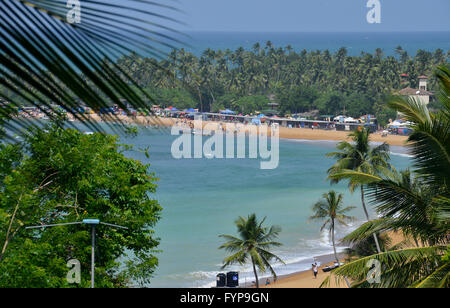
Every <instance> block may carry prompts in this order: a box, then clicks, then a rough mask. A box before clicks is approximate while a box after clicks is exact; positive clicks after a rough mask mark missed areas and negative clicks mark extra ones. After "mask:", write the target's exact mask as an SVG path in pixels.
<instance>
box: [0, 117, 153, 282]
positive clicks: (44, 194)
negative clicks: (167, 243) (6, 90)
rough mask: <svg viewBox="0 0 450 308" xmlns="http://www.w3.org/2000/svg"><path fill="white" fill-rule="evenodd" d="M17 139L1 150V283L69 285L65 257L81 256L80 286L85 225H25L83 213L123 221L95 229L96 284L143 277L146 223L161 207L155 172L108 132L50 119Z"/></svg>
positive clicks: (85, 276) (86, 246)
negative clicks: (89, 131)
mask: <svg viewBox="0 0 450 308" xmlns="http://www.w3.org/2000/svg"><path fill="white" fill-rule="evenodd" d="M23 138H24V141H23V142H21V143H20V144H19V145H11V144H10V145H3V146H2V148H1V149H0V157H1V158H2V160H1V161H2V164H1V166H2V172H3V175H2V178H1V181H0V188H1V190H0V239H2V242H0V244H1V245H2V247H4V248H6V249H5V251H4V253H3V251H2V254H1V256H0V287H13V286H17V287H68V286H69V285H67V282H66V280H65V277H66V274H67V271H68V268H67V267H66V263H67V261H68V260H70V259H78V260H79V261H80V262H81V269H82V276H81V278H82V281H81V284H80V285H79V287H86V286H88V285H89V281H90V241H91V236H90V228H89V227H88V226H85V225H75V226H61V227H55V228H46V229H38V230H36V231H31V230H25V229H24V226H30V225H40V224H53V223H64V222H74V221H80V220H83V219H87V218H96V219H100V220H101V221H104V222H108V223H114V224H119V225H124V226H126V227H128V228H129V229H128V230H122V229H115V228H106V227H103V226H99V227H98V228H97V235H98V236H97V256H96V272H95V275H96V286H97V287H125V286H129V285H130V284H135V283H139V284H148V283H149V279H150V278H151V276H152V273H153V271H154V269H155V267H156V266H157V264H158V260H157V259H156V257H155V256H154V255H153V254H154V253H155V248H156V247H157V245H158V239H156V238H155V237H154V235H153V233H154V232H153V230H152V229H153V227H154V226H155V224H156V222H157V221H158V220H159V217H160V212H161V207H160V206H159V204H158V202H157V201H156V200H153V199H152V198H151V197H150V194H152V193H155V191H156V185H155V184H154V181H155V180H156V179H155V178H154V175H153V174H149V173H148V171H147V169H148V166H145V165H143V164H142V163H141V162H139V161H136V160H133V159H129V158H126V157H125V156H124V154H123V151H125V150H129V149H130V148H129V147H126V146H121V145H120V144H119V143H118V141H119V140H118V138H117V137H115V136H111V135H106V134H101V133H96V134H93V135H85V134H83V133H81V132H79V131H76V130H73V129H62V128H58V127H57V126H56V125H52V126H49V127H46V128H45V130H38V129H36V130H32V131H29V132H27V133H26V134H25V135H24V136H23ZM4 239H7V242H5V243H4V242H3V241H4ZM4 244H7V245H6V246H5V245H4ZM127 259H128V260H129V261H126V262H123V260H127Z"/></svg>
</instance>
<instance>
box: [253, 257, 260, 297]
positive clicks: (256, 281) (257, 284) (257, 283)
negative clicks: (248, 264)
mask: <svg viewBox="0 0 450 308" xmlns="http://www.w3.org/2000/svg"><path fill="white" fill-rule="evenodd" d="M252 264H253V273H255V279H256V280H255V283H256V288H257V289H259V280H258V272H257V271H256V266H255V261H254V260H253V257H252Z"/></svg>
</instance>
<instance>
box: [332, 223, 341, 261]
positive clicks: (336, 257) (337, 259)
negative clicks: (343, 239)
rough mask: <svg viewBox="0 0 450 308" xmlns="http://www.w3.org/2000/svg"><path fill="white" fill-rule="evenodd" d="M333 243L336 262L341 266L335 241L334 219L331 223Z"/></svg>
mask: <svg viewBox="0 0 450 308" xmlns="http://www.w3.org/2000/svg"><path fill="white" fill-rule="evenodd" d="M331 242H332V243H333V250H334V258H335V259H336V262H337V263H338V264H339V266H340V265H341V263H340V262H339V258H338V256H337V253H336V244H335V241H334V219H332V221H331Z"/></svg>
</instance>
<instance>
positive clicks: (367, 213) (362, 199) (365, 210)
mask: <svg viewBox="0 0 450 308" xmlns="http://www.w3.org/2000/svg"><path fill="white" fill-rule="evenodd" d="M361 202H362V206H363V209H364V213H365V214H366V218H367V221H370V217H369V212H368V211H367V208H366V202H365V200H364V185H361ZM373 239H374V240H375V245H376V246H377V251H378V253H381V249H380V243H378V237H377V235H376V233H374V234H373Z"/></svg>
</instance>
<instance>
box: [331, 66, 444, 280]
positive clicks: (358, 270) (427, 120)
mask: <svg viewBox="0 0 450 308" xmlns="http://www.w3.org/2000/svg"><path fill="white" fill-rule="evenodd" d="M436 76H437V78H438V79H439V80H440V83H441V89H440V92H439V95H438V98H439V101H440V102H441V103H442V109H441V110H440V111H438V112H436V113H432V112H430V111H429V110H428V108H427V107H426V106H425V105H423V104H422V103H420V102H418V101H415V100H413V99H408V100H404V99H399V98H397V99H396V100H394V101H393V102H391V103H390V106H391V107H393V108H395V109H396V110H397V111H400V112H402V114H404V116H405V117H406V118H407V119H408V120H409V121H411V122H413V123H414V124H413V129H414V131H413V133H412V134H411V135H410V137H409V140H408V141H409V143H408V146H409V147H410V148H411V152H412V154H413V161H414V167H415V170H414V173H415V178H414V179H411V175H408V173H407V172H403V173H400V176H398V174H394V175H393V176H389V177H387V176H382V177H380V176H374V175H371V174H365V173H362V172H356V171H352V170H345V171H342V172H341V173H340V174H337V175H336V176H339V177H340V178H348V179H350V180H351V181H358V182H360V183H365V184H366V185H368V189H369V192H368V197H369V198H370V200H371V203H373V204H374V205H376V207H377V210H378V212H379V214H381V215H382V218H381V219H379V220H377V221H373V222H369V223H366V224H365V225H363V226H361V227H360V228H359V229H358V230H356V231H354V232H353V233H352V234H351V235H349V236H348V237H350V238H357V237H359V238H364V236H367V234H370V233H372V232H375V231H384V230H397V229H400V230H402V231H405V232H406V233H407V234H408V235H412V236H413V237H414V238H418V239H419V240H420V241H421V242H422V245H420V246H419V245H417V246H419V247H414V248H407V249H398V250H394V251H387V252H383V253H381V254H377V255H374V256H369V257H366V258H362V259H359V260H356V261H353V262H350V263H348V264H346V265H344V266H343V267H341V268H339V269H337V270H335V271H334V272H333V274H334V275H335V276H336V277H338V278H342V277H347V276H350V277H351V278H353V280H354V281H355V283H354V284H353V286H354V287H443V288H448V287H450V258H449V245H448V234H450V223H449V222H450V189H449V173H450V158H449V157H450V112H449V111H450V70H449V68H448V67H439V68H438V70H437V72H436ZM373 259H375V260H378V261H379V262H380V263H381V264H382V265H383V266H382V269H381V270H382V271H381V273H380V283H375V284H374V283H371V282H370V281H368V279H367V274H368V269H367V268H366V263H367V262H368V261H369V260H373Z"/></svg>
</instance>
